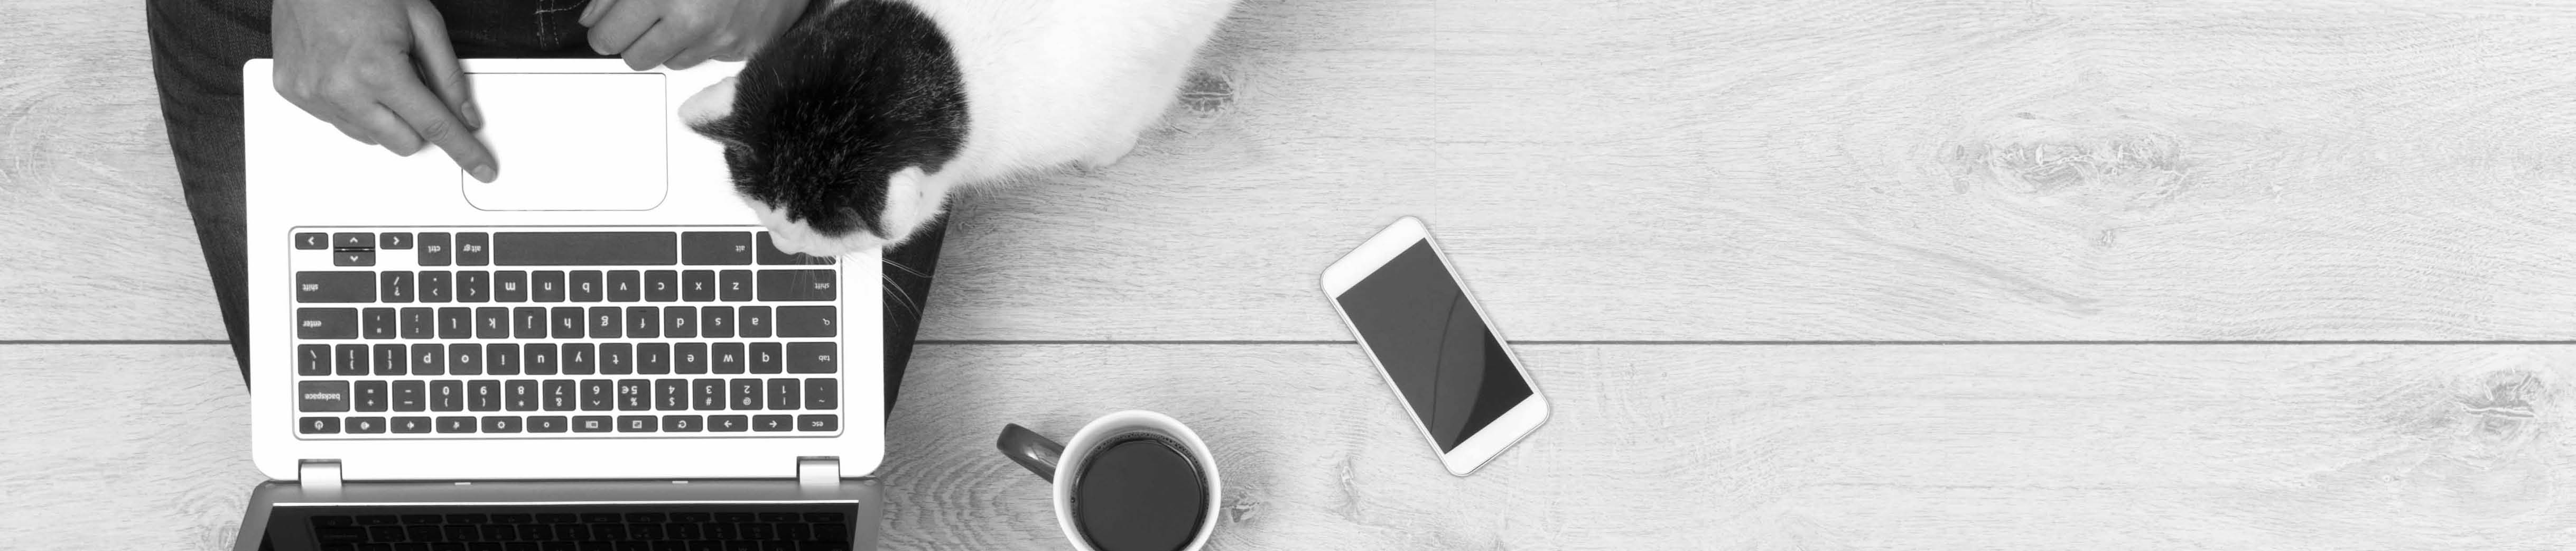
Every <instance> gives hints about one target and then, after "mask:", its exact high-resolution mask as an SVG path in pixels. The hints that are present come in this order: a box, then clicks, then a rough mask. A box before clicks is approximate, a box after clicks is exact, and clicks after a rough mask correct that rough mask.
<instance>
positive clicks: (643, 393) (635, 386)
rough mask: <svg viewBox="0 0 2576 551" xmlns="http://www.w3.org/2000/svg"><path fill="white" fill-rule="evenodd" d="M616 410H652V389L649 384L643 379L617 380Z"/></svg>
mask: <svg viewBox="0 0 2576 551" xmlns="http://www.w3.org/2000/svg"><path fill="white" fill-rule="evenodd" d="M617 409H618V410H620V411H644V410H649V409H653V388H652V386H651V384H650V382H648V381H645V380H643V379H619V380H618V381H617Z"/></svg>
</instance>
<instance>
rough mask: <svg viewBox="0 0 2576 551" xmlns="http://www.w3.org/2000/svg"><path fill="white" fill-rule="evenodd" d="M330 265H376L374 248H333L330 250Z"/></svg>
mask: <svg viewBox="0 0 2576 551" xmlns="http://www.w3.org/2000/svg"><path fill="white" fill-rule="evenodd" d="M331 265H333V266H374V265H376V250H375V249H366V250H359V251H348V250H339V249H333V250H332V251H331Z"/></svg>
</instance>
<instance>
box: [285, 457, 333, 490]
mask: <svg viewBox="0 0 2576 551" xmlns="http://www.w3.org/2000/svg"><path fill="white" fill-rule="evenodd" d="M295 470H296V474H295V480H296V483H297V484H298V485H301V486H303V487H304V491H307V492H338V491H340V460H338V459H306V460H303V462H302V463H301V464H298V465H297V466H296V469H295Z"/></svg>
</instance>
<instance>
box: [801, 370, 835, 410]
mask: <svg viewBox="0 0 2576 551" xmlns="http://www.w3.org/2000/svg"><path fill="white" fill-rule="evenodd" d="M805 409H811V410H818V411H831V410H836V409H841V381H840V380H839V379H833V378H829V377H815V378H812V379H806V380H805Z"/></svg>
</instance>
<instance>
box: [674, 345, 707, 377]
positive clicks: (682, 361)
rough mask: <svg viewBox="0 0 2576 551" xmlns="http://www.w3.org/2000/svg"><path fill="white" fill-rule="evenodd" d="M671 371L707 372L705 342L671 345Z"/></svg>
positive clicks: (682, 372) (687, 373)
mask: <svg viewBox="0 0 2576 551" xmlns="http://www.w3.org/2000/svg"><path fill="white" fill-rule="evenodd" d="M671 366H672V367H671V372H673V373H678V374H681V375H698V374H703V373H706V372H707V343H702V342H684V343H679V344H674V345H671Z"/></svg>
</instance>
